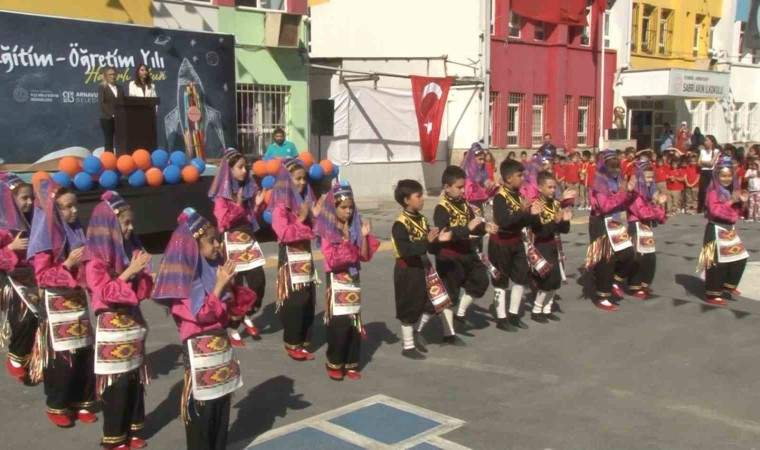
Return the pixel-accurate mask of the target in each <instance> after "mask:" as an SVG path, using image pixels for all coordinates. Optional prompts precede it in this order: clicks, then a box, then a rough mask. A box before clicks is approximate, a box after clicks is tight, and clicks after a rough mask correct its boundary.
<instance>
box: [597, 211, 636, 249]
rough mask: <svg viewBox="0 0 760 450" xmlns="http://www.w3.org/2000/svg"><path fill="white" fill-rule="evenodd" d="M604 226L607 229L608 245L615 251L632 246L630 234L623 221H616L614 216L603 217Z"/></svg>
mask: <svg viewBox="0 0 760 450" xmlns="http://www.w3.org/2000/svg"><path fill="white" fill-rule="evenodd" d="M604 228H605V229H606V230H607V238H608V239H609V240H610V245H612V249H613V250H615V251H616V252H619V251H621V250H625V249H627V248H630V247H633V243H632V242H631V236H630V235H629V234H628V230H627V229H626V227H625V222H622V221H620V222H618V221H617V220H615V218H614V217H605V218H604Z"/></svg>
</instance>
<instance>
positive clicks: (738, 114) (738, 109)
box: [734, 102, 747, 139]
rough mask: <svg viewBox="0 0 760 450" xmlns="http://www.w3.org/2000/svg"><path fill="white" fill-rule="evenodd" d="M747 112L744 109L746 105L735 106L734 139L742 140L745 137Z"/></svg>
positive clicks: (738, 104) (737, 104)
mask: <svg viewBox="0 0 760 450" xmlns="http://www.w3.org/2000/svg"><path fill="white" fill-rule="evenodd" d="M746 112H747V111H746V110H745V109H744V103H738V102H737V103H735V104H734V130H735V133H734V136H735V137H734V139H736V138H737V137H738V138H741V136H743V135H744V131H745V129H744V127H745V125H746V120H745V114H746Z"/></svg>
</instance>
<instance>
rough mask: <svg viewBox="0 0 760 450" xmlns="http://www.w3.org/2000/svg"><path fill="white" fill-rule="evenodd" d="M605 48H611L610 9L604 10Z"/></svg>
mask: <svg viewBox="0 0 760 450" xmlns="http://www.w3.org/2000/svg"><path fill="white" fill-rule="evenodd" d="M604 48H610V10H609V9H608V10H606V11H604Z"/></svg>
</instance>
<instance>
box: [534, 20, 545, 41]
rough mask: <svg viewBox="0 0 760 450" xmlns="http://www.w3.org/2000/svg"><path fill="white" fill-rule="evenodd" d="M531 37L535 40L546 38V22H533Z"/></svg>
mask: <svg viewBox="0 0 760 450" xmlns="http://www.w3.org/2000/svg"><path fill="white" fill-rule="evenodd" d="M533 39H535V40H537V41H545V40H546V24H545V23H544V22H535V28H534V29H533Z"/></svg>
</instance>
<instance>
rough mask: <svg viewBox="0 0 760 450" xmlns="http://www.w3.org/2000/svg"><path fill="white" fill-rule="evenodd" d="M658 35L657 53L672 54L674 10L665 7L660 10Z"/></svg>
mask: <svg viewBox="0 0 760 450" xmlns="http://www.w3.org/2000/svg"><path fill="white" fill-rule="evenodd" d="M658 35H659V38H658V40H657V54H658V55H670V48H671V42H673V10H670V9H663V10H662V11H661V12H660V26H659V30H658Z"/></svg>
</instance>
